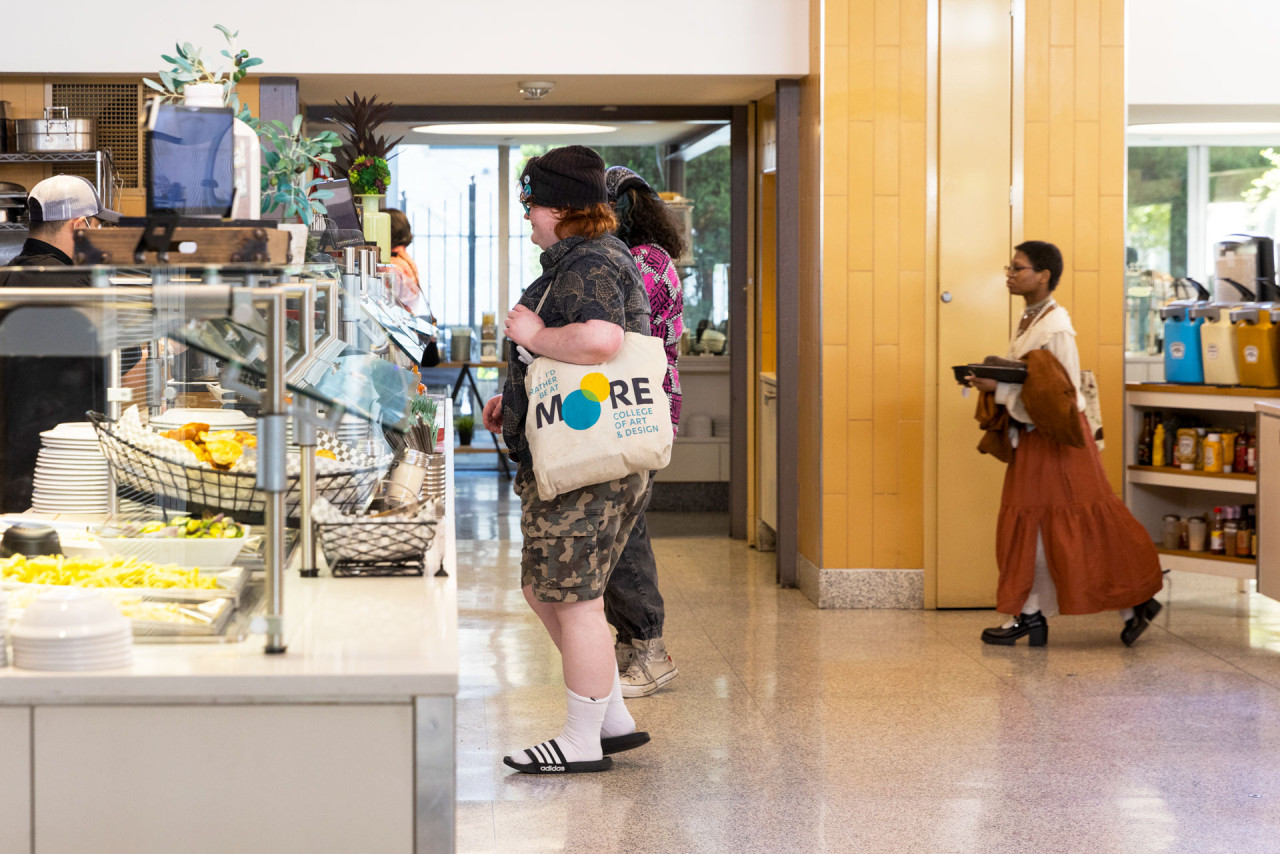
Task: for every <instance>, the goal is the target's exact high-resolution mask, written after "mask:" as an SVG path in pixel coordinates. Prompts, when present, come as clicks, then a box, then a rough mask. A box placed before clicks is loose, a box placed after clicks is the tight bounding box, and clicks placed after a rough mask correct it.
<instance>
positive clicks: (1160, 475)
mask: <svg viewBox="0 0 1280 854" xmlns="http://www.w3.org/2000/svg"><path fill="white" fill-rule="evenodd" d="M1128 480H1129V483H1132V484H1138V485H1140V486H1166V487H1169V488H1171V489H1199V490H1206V491H1210V492H1231V493H1235V494H1237V495H1257V494H1258V476H1257V475H1253V474H1236V473H1234V472H1232V473H1231V474H1227V473H1225V472H1222V473H1219V472H1203V471H1185V470H1183V469H1180V468H1174V467H1169V466H1162V467H1160V468H1156V467H1155V466H1136V465H1131V466H1129V473H1128Z"/></svg>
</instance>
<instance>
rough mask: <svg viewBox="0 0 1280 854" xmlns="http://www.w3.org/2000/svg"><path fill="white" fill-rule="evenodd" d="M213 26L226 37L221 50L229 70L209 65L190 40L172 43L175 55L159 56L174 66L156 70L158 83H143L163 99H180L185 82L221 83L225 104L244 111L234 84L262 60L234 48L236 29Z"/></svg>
mask: <svg viewBox="0 0 1280 854" xmlns="http://www.w3.org/2000/svg"><path fill="white" fill-rule="evenodd" d="M214 27H215V28H216V29H217V30H218V31H219V32H221V33H222V35H223V36H224V37H225V38H226V40H227V47H228V48H230V49H229V50H223V51H221V53H222V55H223V56H225V57H226V58H227V59H229V60H231V68H230V69H223V68H221V67H210V66H209V65H208V64H207V63H206V62H205V60H204V57H203V56H202V55H201V54H202V49H201V48H198V47H195V46H193V45H192V44H191V42H183V43H182V44H179V45H175V47H176V48H177V50H176V51H175V54H176V55H175V56H168V55H167V54H162V55H161V56H160V58H161V59H163V60H164V61H165V62H167V63H169V64H170V65H172V66H173V67H172V68H170V69H169V70H168V71H161V72H159V77H160V82H159V83H157V82H156V81H154V80H148V79H145V78H144V79H143V81H142V82H143V83H144V84H145V85H146V86H148V87H149V88H151V89H154V90H155V91H157V92H159V93H160V96H161V98H162V99H163V100H165V101H180V100H181V99H182V90H183V87H185V86H187V85H188V84H191V83H217V84H219V85H221V86H222V100H223V102H224V103H225V104H226V105H227V106H229V107H231V109H233V110H235V111H236V112H237V113H243V112H247V111H242V110H241V109H240V98H239V97H238V96H237V95H236V91H235V90H236V84H237V83H239V82H240V81H241V80H243V79H244V77H245V75H246V74H248V73H249V69H250V68H253V67H254V66H255V65H261V64H262V60H261V59H258V58H257V57H253V56H250V55H249V51H247V50H244V49H242V48H241V49H237V47H236V38H237V37H238V36H239V35H240V31H239V30H237V31H236V32H234V33H233V32H231V30H229V29H228V28H226V27H224V26H223V25H222V24H215V25H214ZM240 118H241V119H243V118H244V115H243V114H242V115H240Z"/></svg>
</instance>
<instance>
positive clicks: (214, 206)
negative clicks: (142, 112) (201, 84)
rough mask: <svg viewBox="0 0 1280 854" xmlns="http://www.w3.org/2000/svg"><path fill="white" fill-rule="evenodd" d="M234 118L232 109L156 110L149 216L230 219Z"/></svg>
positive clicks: (150, 140)
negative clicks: (167, 215)
mask: <svg viewBox="0 0 1280 854" xmlns="http://www.w3.org/2000/svg"><path fill="white" fill-rule="evenodd" d="M233 118H234V116H233V114H232V111H231V108H230V107H188V106H186V105H184V104H160V103H157V104H155V105H154V106H153V107H152V110H151V114H150V116H149V117H148V121H147V213H148V215H150V214H154V213H157V212H165V213H172V214H175V215H178V216H186V217H228V216H230V215H231V204H232V202H233V201H234V196H235V176H234V164H233V154H234V136H233V134H234V131H233V129H232V120H233Z"/></svg>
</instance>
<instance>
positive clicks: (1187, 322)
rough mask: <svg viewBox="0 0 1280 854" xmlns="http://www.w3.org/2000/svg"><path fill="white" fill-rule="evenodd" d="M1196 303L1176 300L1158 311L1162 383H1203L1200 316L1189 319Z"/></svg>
mask: <svg viewBox="0 0 1280 854" xmlns="http://www.w3.org/2000/svg"><path fill="white" fill-rule="evenodd" d="M1197 305H1200V303H1198V302H1196V301H1195V300H1176V301H1174V302H1171V303H1169V304H1168V305H1166V306H1164V307H1163V308H1161V309H1160V317H1161V318H1162V319H1163V320H1164V381H1165V382H1168V383H1192V384H1197V385H1199V384H1202V383H1204V356H1203V355H1202V354H1201V351H1200V327H1201V326H1204V318H1203V317H1192V316H1191V309H1192V308H1193V307H1195V306H1197Z"/></svg>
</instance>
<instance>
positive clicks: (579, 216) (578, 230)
mask: <svg viewBox="0 0 1280 854" xmlns="http://www.w3.org/2000/svg"><path fill="white" fill-rule="evenodd" d="M561 210H562V211H564V216H563V217H562V218H561V219H560V221H559V222H558V223H556V237H558V238H560V239H561V240H564V239H565V238H566V237H570V236H573V235H576V236H578V237H585V238H586V239H587V240H594V239H595V238H597V237H600V236H602V235H605V234H612V233H613V232H614V231H616V230H617V228H618V218H617V217H616V216H614V214H613V208H611V207H609V206H608V205H606V204H604V203H602V202H598V203H596V204H594V205H592V206H591V207H589V208H561Z"/></svg>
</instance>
